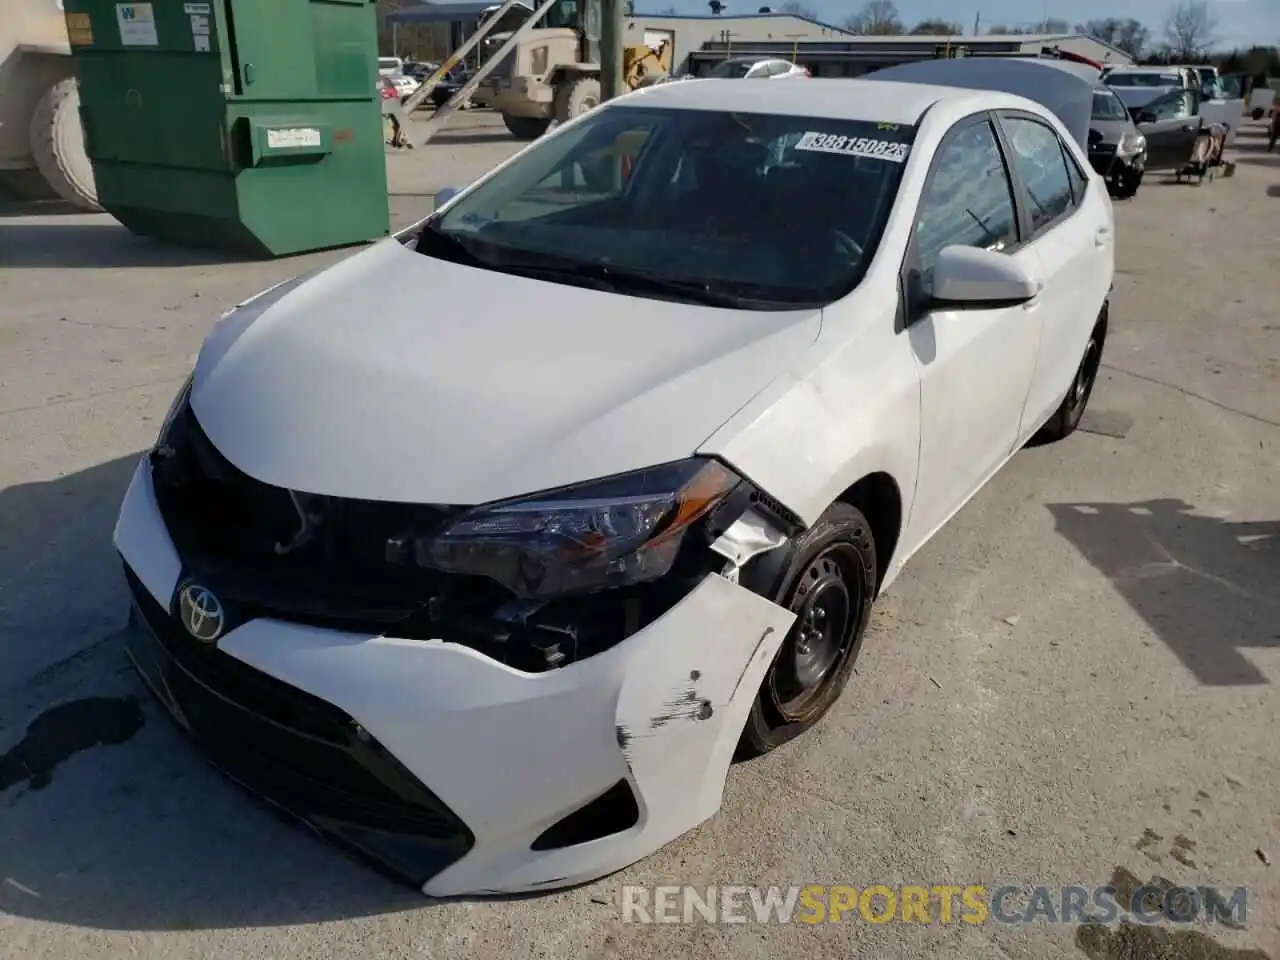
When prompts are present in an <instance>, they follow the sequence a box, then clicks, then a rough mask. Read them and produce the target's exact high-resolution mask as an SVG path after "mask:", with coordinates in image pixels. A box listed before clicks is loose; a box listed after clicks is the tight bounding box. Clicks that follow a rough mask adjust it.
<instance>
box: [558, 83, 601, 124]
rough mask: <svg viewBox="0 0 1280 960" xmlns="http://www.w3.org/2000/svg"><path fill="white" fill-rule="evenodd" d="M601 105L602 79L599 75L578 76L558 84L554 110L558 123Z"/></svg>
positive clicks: (566, 121) (567, 120)
mask: <svg viewBox="0 0 1280 960" xmlns="http://www.w3.org/2000/svg"><path fill="white" fill-rule="evenodd" d="M599 105H600V80H599V79H598V78H597V77H577V78H575V79H573V80H562V81H561V82H560V83H559V84H557V85H556V92H555V103H554V105H553V107H552V112H553V113H554V114H555V118H556V122H557V123H568V122H569V121H570V120H573V119H574V118H575V117H579V116H581V115H582V114H584V113H586V112H587V111H588V110H591V109H592V108H594V107H598V106H599Z"/></svg>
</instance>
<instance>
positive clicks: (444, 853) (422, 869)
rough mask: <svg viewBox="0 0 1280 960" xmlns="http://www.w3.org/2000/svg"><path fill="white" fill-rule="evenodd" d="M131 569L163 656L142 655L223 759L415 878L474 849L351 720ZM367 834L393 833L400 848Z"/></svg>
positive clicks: (174, 704)
mask: <svg viewBox="0 0 1280 960" xmlns="http://www.w3.org/2000/svg"><path fill="white" fill-rule="evenodd" d="M125 576H126V579H127V581H128V584H129V588H130V591H131V593H132V594H133V600H134V605H135V609H136V611H137V614H138V616H139V617H140V619H141V626H142V627H143V628H144V631H145V634H146V637H147V638H148V641H149V642H151V643H153V644H154V646H155V647H156V648H158V651H159V652H160V654H161V655H160V656H141V657H139V656H136V655H135V662H136V663H138V666H139V669H140V670H141V671H142V673H143V675H144V677H146V679H147V680H148V682H149V683H150V685H151V686H152V687H153V688H154V689H155V690H156V692H157V694H159V695H160V696H161V698H162V699H163V700H164V701H165V702H166V705H167V706H168V707H169V708H170V710H171V712H173V714H174V716H175V718H176V719H177V720H178V721H179V722H180V723H181V725H182V726H183V727H184V728H185V729H186V730H187V732H188V733H190V734H191V736H192V737H193V738H194V739H195V740H196V742H197V743H198V744H199V745H200V747H201V748H202V750H203V751H204V752H205V754H206V755H207V756H208V757H209V759H210V760H211V761H212V762H213V763H214V764H215V765H216V766H218V767H220V768H221V769H222V770H224V771H225V772H226V773H227V774H228V775H230V776H231V777H232V778H234V779H235V780H238V781H240V782H241V783H242V784H244V785H245V786H247V787H248V788H250V789H251V790H253V791H254V792H256V793H259V794H261V795H262V796H264V797H266V798H267V799H268V800H270V801H272V802H273V803H275V804H277V805H279V806H280V807H283V808H284V809H285V810H287V811H289V812H291V813H293V814H294V815H296V816H299V817H301V818H303V819H304V820H307V821H309V822H311V823H312V824H313V825H315V826H317V827H318V828H319V829H321V830H322V832H326V831H327V832H331V833H335V834H337V835H338V837H337V838H339V839H341V840H342V841H343V842H344V843H345V844H346V845H347V846H349V847H355V848H356V849H357V852H359V853H362V854H364V855H365V856H367V857H369V858H371V859H373V860H374V861H375V863H377V864H378V865H379V866H382V867H384V868H386V869H388V870H390V871H391V872H393V873H395V874H396V875H397V876H398V877H400V878H402V879H405V880H407V881H409V882H411V883H414V884H415V885H418V884H421V883H422V882H425V880H426V879H427V878H428V875H430V874H432V873H434V872H438V871H439V870H440V869H443V868H444V867H445V866H447V865H448V864H449V863H452V862H454V861H455V860H457V859H459V858H460V857H461V856H462V855H463V854H465V853H466V852H467V851H468V850H469V849H470V848H471V846H472V845H473V843H474V837H473V836H472V835H471V832H470V831H469V830H468V828H467V827H466V825H465V824H464V823H463V822H462V821H461V820H460V819H459V818H458V817H457V816H456V815H455V814H454V813H453V812H452V811H451V810H449V809H448V808H447V807H446V806H445V805H444V804H443V803H442V802H441V801H440V800H439V799H438V798H437V797H436V796H435V795H434V794H432V793H431V791H430V790H428V789H427V788H426V787H425V786H424V785H423V784H421V783H420V782H419V781H418V780H417V779H416V778H415V777H414V776H413V775H412V774H411V773H410V772H409V771H408V770H407V769H405V767H404V766H403V765H402V764H400V763H399V762H398V761H397V760H396V759H395V758H394V757H393V756H391V755H390V754H389V753H388V752H387V751H386V750H385V749H384V748H383V747H382V746H381V745H380V744H378V742H377V741H376V740H374V739H373V738H372V737H371V736H370V735H369V734H368V733H366V732H365V731H363V730H361V729H360V728H359V726H358V725H357V724H356V722H355V721H354V720H353V719H352V718H351V717H349V716H347V715H346V714H345V713H343V712H342V711H341V710H339V709H338V708H337V707H334V706H333V705H331V704H328V703H325V702H324V701H323V700H320V699H318V698H316V697H313V696H311V695H310V694H308V693H306V692H304V691H302V690H299V689H297V688H295V687H292V686H289V685H288V684H286V683H282V682H280V681H279V680H276V679H275V678H273V677H270V676H268V675H267V674H265V673H262V672H261V671H258V670H255V669H253V668H252V667H250V666H248V665H247V664H244V663H242V662H241V661H239V660H236V659H235V658H234V657H231V656H230V655H228V654H226V653H223V652H222V651H220V650H218V649H217V648H216V647H212V646H207V645H203V644H200V643H198V642H197V641H196V640H194V639H193V638H192V637H190V636H189V635H188V634H187V633H186V632H185V631H184V630H183V629H182V628H181V627H180V626H179V624H178V623H177V622H176V620H175V619H174V618H173V617H172V616H171V615H170V613H169V612H168V611H167V610H165V609H164V607H162V606H161V605H160V604H159V603H157V602H156V601H155V599H154V598H153V597H152V596H151V594H150V593H149V592H148V591H147V589H146V588H145V587H144V586H143V585H142V584H141V583H140V582H139V580H138V578H137V576H136V575H135V574H134V573H133V571H132V570H130V569H129V567H128V565H127V564H126V566H125ZM369 831H373V832H376V833H377V834H380V835H383V836H384V841H383V842H384V843H385V837H386V836H387V835H390V836H392V837H395V838H396V839H397V840H398V841H399V842H398V843H396V844H393V845H391V846H393V847H394V848H395V850H396V854H395V856H390V855H388V854H386V853H385V852H384V851H383V850H382V849H379V845H378V843H376V842H373V841H368V840H367V837H369V836H372V834H369V833H368V832H369ZM361 837H365V838H366V840H365V841H362V840H361V839H360V838H361ZM407 850H410V851H413V852H412V854H411V855H407V854H406V852H405V851H407Z"/></svg>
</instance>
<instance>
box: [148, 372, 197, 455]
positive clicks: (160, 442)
mask: <svg viewBox="0 0 1280 960" xmlns="http://www.w3.org/2000/svg"><path fill="white" fill-rule="evenodd" d="M195 376H196V374H195V371H194V370H193V371H191V373H190V374H188V375H187V379H186V380H184V381H183V382H182V389H180V390H179V391H178V395H177V396H176V397H174V398H173V403H171V404H169V412H168V413H166V414H165V415H164V421H163V422H162V423H161V424H160V432H159V433H158V434H156V443H155V448H156V449H158V448H159V447H162V446H164V442H165V438H166V437H168V436H169V430H170V429H171V428H172V427H173V421H174V420H176V419H178V414H180V413H181V412H182V408H183V407H184V406H186V403H187V401H188V400H189V399H190V398H191V384H192V381H194V380H195Z"/></svg>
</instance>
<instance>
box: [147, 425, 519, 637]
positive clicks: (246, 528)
mask: <svg viewBox="0 0 1280 960" xmlns="http://www.w3.org/2000/svg"><path fill="white" fill-rule="evenodd" d="M340 455H341V454H340V453H335V456H340ZM152 464H153V478H154V485H155V493H156V501H157V503H158V505H159V508H160V513H161V516H162V517H163V519H164V523H165V526H166V527H167V528H168V531H169V534H170V537H171V538H172V540H173V542H174V546H175V548H176V549H177V551H178V555H179V556H180V557H181V558H182V562H183V566H184V567H185V568H186V570H187V572H188V573H189V574H190V575H191V576H193V577H198V578H200V579H201V580H202V581H204V582H206V583H207V584H208V585H209V586H211V587H213V588H214V589H215V590H216V591H217V593H218V595H219V596H220V597H223V598H225V599H227V600H229V601H231V602H233V603H234V604H235V605H237V606H238V607H239V608H240V609H241V611H242V612H243V614H244V616H246V617H251V616H270V617H275V618H277V619H285V620H292V621H296V622H303V623H312V624H315V625H320V626H330V627H335V628H339V629H351V630H359V631H366V630H367V631H372V632H383V631H385V630H387V629H388V628H389V626H390V625H392V624H395V625H396V630H397V633H398V634H399V635H401V636H409V637H412V636H417V635H418V634H422V635H423V636H429V635H430V627H429V625H428V624H427V622H426V608H427V604H428V602H429V601H430V598H431V597H433V596H436V595H438V594H440V593H441V592H442V591H443V590H444V588H445V586H447V585H451V586H453V587H454V588H455V589H456V588H458V587H468V588H470V589H472V590H475V591H480V596H484V591H489V592H494V593H495V594H497V593H499V588H498V587H497V586H496V585H490V584H489V583H488V581H476V582H475V583H471V582H470V581H468V582H467V583H466V584H460V583H458V582H457V581H458V579H459V578H446V577H444V576H442V575H440V574H436V573H433V572H431V571H429V570H425V569H422V568H420V567H417V566H415V565H414V564H413V563H412V562H411V561H410V560H409V559H408V556H409V549H408V545H411V543H412V539H413V538H414V537H417V536H423V535H429V534H431V533H434V532H435V531H437V530H439V529H440V528H441V526H442V525H443V524H444V523H445V522H446V521H447V520H448V519H449V518H450V517H451V516H454V515H455V514H457V513H458V512H460V510H461V509H462V508H458V507H442V506H433V505H421V504H404V503H389V502H382V501H370V500H353V499H349V498H342V497H327V496H313V495H305V494H296V495H291V494H290V492H289V491H288V490H285V489H282V488H280V487H276V486H272V485H270V484H266V483H262V482H261V481H259V480H255V479H254V478H253V477H250V476H249V475H248V474H246V473H244V472H243V471H241V470H239V469H238V468H237V467H236V466H235V465H234V464H232V463H231V462H230V461H229V460H227V459H226V457H224V456H223V455H222V454H221V453H220V452H219V451H218V449H217V448H216V447H215V446H214V445H213V442H212V441H211V440H210V439H209V437H208V436H207V435H206V434H205V432H204V430H203V429H202V428H201V426H200V424H199V422H198V421H197V420H196V417H195V415H194V413H193V412H192V410H191V407H190V405H186V406H184V408H183V409H182V410H181V411H180V413H179V414H178V416H177V417H176V418H175V420H174V423H173V425H172V427H171V428H170V429H169V431H168V433H167V435H166V437H165V442H164V443H163V444H162V445H161V447H160V449H159V450H158V451H157V452H156V453H155V454H153V455H152ZM295 496H296V498H297V502H296V503H295V500H294V497H295ZM299 508H301V510H302V511H303V512H304V513H305V514H307V515H308V516H309V517H311V518H312V522H311V523H310V524H309V526H310V530H311V532H310V535H309V537H308V538H307V539H306V540H305V542H302V543H297V542H296V540H297V537H298V534H299V531H300V530H302V529H303V527H304V523H303V518H302V516H301V515H300V514H299ZM402 543H403V544H405V545H406V547H405V549H404V551H403V552H402V554H400V555H397V554H396V551H395V549H394V548H395V545H397V544H402ZM282 548H285V549H284V552H282ZM448 581H452V583H451V584H450V583H449V582H448ZM499 599H500V597H499Z"/></svg>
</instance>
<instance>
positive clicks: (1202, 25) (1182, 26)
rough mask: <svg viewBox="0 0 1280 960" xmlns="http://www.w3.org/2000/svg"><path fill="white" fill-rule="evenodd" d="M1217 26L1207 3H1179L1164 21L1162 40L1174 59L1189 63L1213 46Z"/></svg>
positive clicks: (1190, 0) (1183, 0)
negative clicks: (1175, 57)
mask: <svg viewBox="0 0 1280 960" xmlns="http://www.w3.org/2000/svg"><path fill="white" fill-rule="evenodd" d="M1217 27H1218V18H1217V16H1216V15H1215V14H1214V12H1213V10H1212V9H1211V8H1210V6H1209V4H1208V2H1207V0H1180V2H1179V3H1178V4H1176V5H1175V6H1174V8H1173V9H1172V10H1170V11H1169V16H1168V18H1167V19H1166V20H1165V25H1164V33H1165V39H1166V40H1167V42H1168V44H1169V48H1170V49H1171V50H1172V51H1173V53H1174V55H1175V56H1177V57H1178V58H1180V59H1182V60H1193V59H1195V58H1197V57H1201V56H1203V55H1204V54H1205V52H1206V51H1207V50H1208V49H1209V48H1210V47H1211V46H1213V40H1214V30H1216V29H1217Z"/></svg>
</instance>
